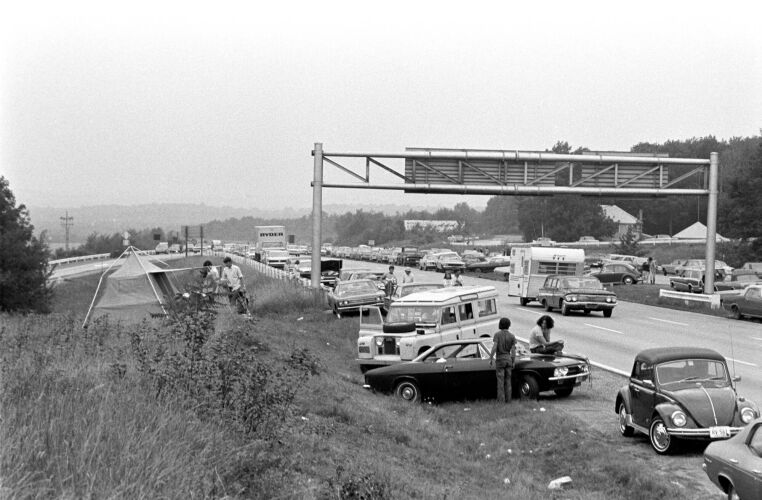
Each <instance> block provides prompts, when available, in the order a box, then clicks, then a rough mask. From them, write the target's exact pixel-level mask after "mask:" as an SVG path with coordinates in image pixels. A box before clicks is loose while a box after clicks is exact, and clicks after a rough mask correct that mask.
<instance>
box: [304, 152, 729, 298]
mask: <svg viewBox="0 0 762 500" xmlns="http://www.w3.org/2000/svg"><path fill="white" fill-rule="evenodd" d="M312 155H313V157H314V179H313V182H312V187H313V206H312V209H313V213H312V217H313V234H312V272H313V275H314V274H315V273H317V275H319V273H320V267H319V263H320V243H321V240H322V238H321V214H322V190H323V188H343V189H382V190H400V191H404V192H406V193H436V194H448V193H449V194H469V195H473V194H482V195H491V196H497V195H520V196H532V195H535V196H539V195H554V194H578V195H583V196H584V195H587V196H612V197H620V198H623V197H642V196H696V195H699V196H708V198H709V200H708V203H707V224H706V225H707V246H706V265H707V269H706V283H705V285H706V286H705V290H710V291H711V290H713V289H714V256H715V238H716V234H717V193H718V189H717V179H718V168H719V165H718V155H717V153H711V154H710V158H709V159H696V158H669V157H666V156H660V155H643V154H633V153H584V154H558V153H549V152H537V151H518V150H472V149H435V148H406V149H405V151H403V152H399V153H393V152H376V153H363V152H329V151H324V150H323V145H322V144H321V143H315V149H314V150H313V151H312ZM353 158H354V159H360V160H364V175H363V174H358V173H356V172H355V170H353V169H352V168H349V167H348V166H347V165H345V164H343V163H342V162H347V161H355V162H356V161H357V160H352V159H353ZM399 160H404V165H402V166H398V167H397V168H394V167H392V166H390V165H389V162H390V161H399ZM325 163H328V164H329V165H332V166H334V167H336V168H337V169H339V170H340V171H342V172H344V173H346V174H347V175H349V176H350V177H351V178H353V179H354V180H355V182H350V183H324V182H323V165H324V164H325ZM354 168H355V169H357V166H355V167H354ZM360 168H361V169H362V165H361V166H360ZM371 170H376V171H379V173H380V172H386V173H388V174H391V176H392V178H393V179H395V180H396V182H393V183H388V182H387V183H379V182H373V180H372V179H371ZM387 177H388V176H387ZM693 180H695V183H694V182H693ZM686 181H691V182H690V183H691V184H693V185H695V186H697V187H685V185H686ZM316 264H318V267H317V268H316V266H315V265H316ZM312 286H313V287H314V288H318V287H319V286H320V283H319V280H312Z"/></svg>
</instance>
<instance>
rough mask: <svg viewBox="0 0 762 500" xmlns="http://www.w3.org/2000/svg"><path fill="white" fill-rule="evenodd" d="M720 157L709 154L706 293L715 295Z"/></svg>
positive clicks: (715, 154)
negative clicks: (715, 248)
mask: <svg viewBox="0 0 762 500" xmlns="http://www.w3.org/2000/svg"><path fill="white" fill-rule="evenodd" d="M718 157H719V155H718V154H717V153H710V154H709V200H708V202H707V206H706V278H704V293H705V294H709V295H711V294H713V293H714V259H715V251H714V247H715V245H716V244H717V195H718V191H719V189H718V178H719V172H718V170H719V160H718Z"/></svg>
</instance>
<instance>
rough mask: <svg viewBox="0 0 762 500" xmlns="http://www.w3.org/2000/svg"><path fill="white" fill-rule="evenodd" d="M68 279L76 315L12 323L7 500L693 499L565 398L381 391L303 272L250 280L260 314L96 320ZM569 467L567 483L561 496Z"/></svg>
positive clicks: (1, 424) (4, 467)
mask: <svg viewBox="0 0 762 500" xmlns="http://www.w3.org/2000/svg"><path fill="white" fill-rule="evenodd" d="M250 274H253V273H250ZM69 285H70V284H64V285H62V288H60V289H59V293H62V294H64V295H67V296H68V298H67V300H66V302H67V308H68V311H69V312H67V313H56V314H51V315H49V316H5V317H3V318H2V321H3V327H2V329H1V330H0V333H1V334H2V338H1V339H0V341H2V343H3V345H4V346H5V348H4V349H3V350H2V354H1V358H0V363H1V365H0V369H1V370H0V374H2V389H1V390H2V392H0V396H1V398H2V399H1V400H2V409H1V411H2V413H1V414H0V416H1V417H2V420H1V421H0V440H2V443H3V446H2V451H1V453H2V458H1V462H0V481H1V482H0V487H1V488H2V490H0V497H10V498H32V497H33V498H38V497H42V498H44V497H48V498H83V497H90V498H105V497H109V498H158V497H165V498H222V497H228V498H360V497H363V498H529V499H531V498H585V499H590V498H592V499H596V498H600V499H603V498H691V497H692V495H691V494H689V493H688V492H687V491H686V490H685V489H682V488H681V487H678V486H676V485H674V484H671V483H670V482H669V481H667V480H665V479H663V476H661V475H656V474H654V473H653V471H652V470H651V469H650V468H649V467H648V464H647V463H646V462H645V461H644V460H639V459H637V458H632V457H627V458H623V457H622V455H621V451H618V450H616V448H617V446H614V444H615V441H616V440H617V438H618V436H616V435H615V434H613V435H608V434H607V435H603V434H602V433H600V432H599V431H595V430H592V429H589V428H587V427H586V425H585V423H584V422H583V421H581V420H578V419H575V418H569V417H568V415H566V414H564V413H563V411H562V410H561V409H559V408H554V405H553V404H552V401H551V402H547V401H546V402H543V406H544V407H545V408H546V410H547V411H540V405H539V404H538V403H536V402H522V403H517V404H513V405H510V406H505V405H499V404H498V403H497V402H494V401H484V402H469V403H445V404H440V405H429V404H423V405H407V404H403V403H402V402H401V401H398V400H396V399H394V398H392V397H388V396H381V395H375V394H371V393H368V392H367V391H365V390H364V389H363V388H362V387H361V384H362V377H361V375H360V373H359V370H358V369H357V367H356V366H354V364H353V362H352V360H353V358H354V351H355V340H356V336H357V318H356V317H355V318H351V317H350V318H346V319H342V320H336V319H334V318H333V317H332V316H331V315H329V314H326V313H325V312H323V310H322V307H321V306H320V305H315V304H314V300H313V297H312V295H311V294H310V293H309V292H305V291H303V290H301V289H299V288H296V287H294V286H293V285H292V284H291V283H285V282H277V281H271V280H268V279H266V278H261V277H255V278H254V279H253V280H252V279H249V285H248V286H249V288H250V289H252V288H253V289H255V290H256V297H257V299H256V301H255V311H256V318H257V319H256V320H255V321H247V320H246V319H244V318H242V317H238V316H235V315H231V314H230V313H229V312H228V311H227V310H223V309H221V310H220V311H219V312H218V314H216V315H213V314H212V315H208V316H207V315H205V314H202V315H200V316H197V315H190V316H184V317H182V318H180V319H179V320H178V321H175V322H172V323H170V322H165V323H154V324H149V323H144V324H142V325H140V326H122V325H115V324H111V323H108V322H105V321H99V322H96V323H94V324H93V326H91V327H90V328H89V329H88V330H82V329H81V328H80V326H79V325H80V322H81V319H82V316H83V315H84V311H85V310H86V308H87V305H88V304H89V300H90V298H91V297H90V295H89V293H91V292H92V289H90V290H89V293H88V294H84V293H82V292H81V291H80V292H76V295H77V297H75V293H73V292H71V291H70V289H69V288H68V286H69ZM74 288H75V287H74ZM74 288H72V289H71V290H73V289H74ZM72 311H73V312H72ZM613 418H614V416H613V410H612V419H613ZM563 475H569V476H571V477H572V478H573V486H572V488H571V489H568V490H566V491H563V492H558V493H554V492H550V491H548V490H547V484H548V482H549V481H550V480H552V479H554V478H557V477H559V476H563Z"/></svg>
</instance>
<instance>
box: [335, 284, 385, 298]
mask: <svg viewBox="0 0 762 500" xmlns="http://www.w3.org/2000/svg"><path fill="white" fill-rule="evenodd" d="M377 290H378V288H376V286H375V285H374V284H373V283H371V282H370V281H344V282H342V283H339V284H338V285H336V291H335V293H336V295H339V296H344V295H358V294H362V293H373V292H375V291H377Z"/></svg>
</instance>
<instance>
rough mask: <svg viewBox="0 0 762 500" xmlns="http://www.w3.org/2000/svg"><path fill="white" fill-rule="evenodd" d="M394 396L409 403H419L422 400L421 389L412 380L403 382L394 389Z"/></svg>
mask: <svg viewBox="0 0 762 500" xmlns="http://www.w3.org/2000/svg"><path fill="white" fill-rule="evenodd" d="M394 395H395V396H397V397H398V398H400V399H403V400H405V401H407V402H409V403H417V402H419V401H420V400H421V389H419V388H418V384H416V383H415V382H413V381H412V380H403V381H402V382H400V383H399V384H397V387H395V388H394Z"/></svg>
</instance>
